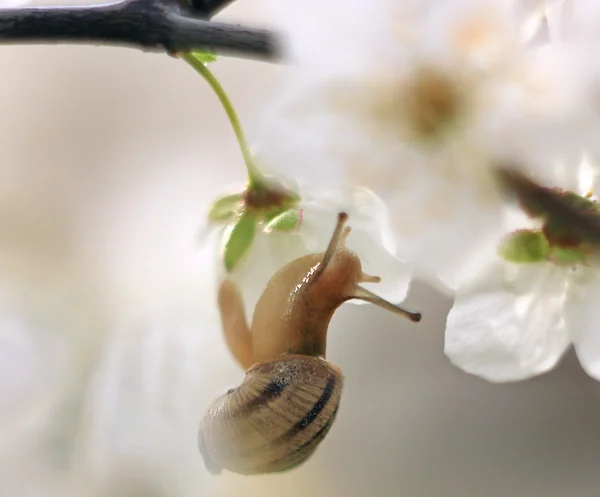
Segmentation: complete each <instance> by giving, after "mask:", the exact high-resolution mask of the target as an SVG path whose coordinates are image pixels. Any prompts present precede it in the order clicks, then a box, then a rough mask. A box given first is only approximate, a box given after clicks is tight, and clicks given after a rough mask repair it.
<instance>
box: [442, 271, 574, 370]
mask: <svg viewBox="0 0 600 497" xmlns="http://www.w3.org/2000/svg"><path fill="white" fill-rule="evenodd" d="M567 271H568V270H565V269H562V268H558V267H556V266H552V265H550V264H544V263H540V264H529V265H516V264H510V263H503V262H500V261H498V262H497V263H496V264H495V265H494V266H492V267H490V268H489V270H488V271H487V272H486V273H484V274H482V275H481V278H480V279H479V280H478V281H477V282H475V283H474V284H473V285H471V286H470V287H469V288H464V289H461V290H460V291H459V292H458V294H457V296H456V300H455V303H454V307H453V308H452V310H451V311H450V314H449V315H448V319H447V323H446V342H445V352H446V355H447V356H448V357H449V359H450V361H451V362H452V363H453V364H455V365H456V366H458V367H459V368H461V369H462V370H464V371H466V372H468V373H471V374H475V375H477V376H481V377H483V378H485V379H487V380H489V381H493V382H506V381H517V380H523V379H526V378H529V377H532V376H535V375H539V374H541V373H544V372H546V371H548V370H550V369H552V368H553V367H555V366H556V364H557V363H558V361H559V360H560V358H561V357H562V356H563V354H564V352H565V350H566V349H567V348H568V346H569V344H570V338H569V335H568V333H567V331H566V328H565V323H564V320H563V317H562V314H563V304H564V301H565V292H566V287H567V278H568V273H567Z"/></svg>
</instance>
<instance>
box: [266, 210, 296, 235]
mask: <svg viewBox="0 0 600 497" xmlns="http://www.w3.org/2000/svg"><path fill="white" fill-rule="evenodd" d="M301 222H302V213H301V212H300V211H299V210H298V209H288V210H286V211H283V212H282V213H280V214H278V215H277V216H275V217H274V218H273V219H271V220H270V221H269V222H268V223H267V224H266V225H265V227H264V228H263V231H264V232H265V233H272V232H273V231H278V232H289V231H294V230H295V229H296V228H298V226H300V223H301Z"/></svg>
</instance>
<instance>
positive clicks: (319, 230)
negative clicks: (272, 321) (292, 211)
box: [212, 183, 413, 317]
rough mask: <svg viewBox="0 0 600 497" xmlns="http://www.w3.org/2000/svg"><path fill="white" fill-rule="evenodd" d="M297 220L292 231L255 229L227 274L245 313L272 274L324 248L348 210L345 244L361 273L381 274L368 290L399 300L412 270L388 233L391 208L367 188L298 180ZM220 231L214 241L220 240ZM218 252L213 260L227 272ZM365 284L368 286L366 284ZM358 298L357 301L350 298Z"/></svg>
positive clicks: (408, 281) (217, 243) (394, 300)
mask: <svg viewBox="0 0 600 497" xmlns="http://www.w3.org/2000/svg"><path fill="white" fill-rule="evenodd" d="M300 197H301V200H300V202H299V203H298V204H297V205H296V206H295V208H297V209H299V210H300V215H301V221H300V224H299V226H298V227H297V228H296V229H295V230H293V231H286V232H270V233H265V232H263V231H260V230H259V231H258V232H257V235H256V238H255V239H254V241H253V242H252V245H251V248H250V250H249V252H248V253H247V254H246V255H245V256H244V258H243V259H242V260H241V261H240V264H239V266H238V267H236V268H235V269H234V270H233V271H232V273H231V274H230V277H231V278H232V279H233V280H234V281H236V282H237V283H238V284H239V285H240V288H241V291H242V294H243V296H244V302H245V306H246V313H247V316H248V317H250V316H251V315H252V312H253V309H254V305H255V304H256V302H257V301H258V298H259V297H260V295H261V294H262V292H263V290H264V288H265V287H266V285H267V283H268V281H269V280H270V279H271V277H272V276H273V275H274V274H275V273H276V272H277V271H278V270H279V269H281V268H283V267H284V266H285V265H286V264H288V263H290V262H291V261H293V260H294V259H297V258H299V257H302V256H305V255H308V254H316V253H321V252H324V251H325V249H326V248H327V245H328V243H329V241H330V239H331V236H332V235H333V231H334V229H335V225H336V222H337V215H338V213H340V212H346V213H347V214H348V222H347V225H348V226H349V227H350V228H351V232H350V235H349V237H348V239H347V243H346V246H347V247H348V248H349V249H350V250H353V251H354V252H356V253H357V255H358V256H359V257H360V259H361V262H362V265H363V270H364V271H365V273H368V274H371V275H375V276H380V277H381V279H382V280H381V282H380V283H377V284H373V286H372V290H373V291H374V292H376V293H377V294H378V295H380V296H381V297H383V298H385V299H387V300H390V301H392V302H400V301H402V300H403V299H404V298H405V296H406V293H407V292H408V287H409V284H410V280H411V277H412V272H413V265H412V264H410V263H408V262H405V261H403V260H401V259H399V258H398V257H396V256H395V255H394V254H395V251H396V250H395V245H394V241H393V238H392V236H391V232H390V226H389V212H388V210H387V208H386V206H385V204H384V203H383V201H382V200H381V199H380V198H379V197H377V196H376V195H375V194H373V193H372V192H371V191H370V190H368V189H366V188H361V187H346V188H339V189H321V190H319V188H318V187H317V188H315V187H309V185H307V184H302V183H301V184H300ZM221 235H222V230H219V231H218V232H217V233H215V234H214V235H213V240H212V243H215V246H216V247H219V249H220V244H219V240H218V237H219V236H221ZM220 259H221V253H220V251H219V252H218V253H217V261H216V262H215V264H217V265H218V266H219V267H221V268H222V272H221V277H220V278H223V277H225V271H224V268H223V265H222V262H221V260H220ZM365 286H370V284H368V283H366V284H365ZM350 302H353V303H361V301H358V300H356V301H354V300H352V301H350Z"/></svg>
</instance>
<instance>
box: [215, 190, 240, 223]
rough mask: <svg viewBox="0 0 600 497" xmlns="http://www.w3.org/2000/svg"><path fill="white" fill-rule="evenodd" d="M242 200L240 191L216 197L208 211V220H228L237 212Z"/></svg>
mask: <svg viewBox="0 0 600 497" xmlns="http://www.w3.org/2000/svg"><path fill="white" fill-rule="evenodd" d="M241 201H242V195H241V194H240V193H232V194H231V195H225V196H224V197H221V198H218V199H217V200H215V202H214V203H213V204H212V206H211V208H210V211H209V212H208V219H209V221H213V222H219V221H229V220H231V219H233V217H234V216H235V215H236V214H237V212H238V210H239V208H240V206H241Z"/></svg>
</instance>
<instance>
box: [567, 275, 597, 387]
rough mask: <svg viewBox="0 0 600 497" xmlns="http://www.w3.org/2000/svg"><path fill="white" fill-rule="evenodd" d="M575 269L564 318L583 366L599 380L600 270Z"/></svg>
mask: <svg viewBox="0 0 600 497" xmlns="http://www.w3.org/2000/svg"><path fill="white" fill-rule="evenodd" d="M576 271H577V272H576V274H574V275H573V278H572V279H571V281H570V284H569V291H568V298H567V301H566V303H565V321H566V324H567V330H568V331H569V333H570V335H571V340H572V342H573V345H574V346H575V351H576V352H577V357H578V358H579V362H580V363H581V366H582V367H583V369H585V371H586V372H587V373H588V374H589V375H590V376H592V377H593V378H595V379H597V380H600V306H599V305H598V296H599V295H600V274H599V273H598V270H597V269H594V270H590V269H589V268H585V267H579V268H577V270H576Z"/></svg>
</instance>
